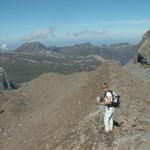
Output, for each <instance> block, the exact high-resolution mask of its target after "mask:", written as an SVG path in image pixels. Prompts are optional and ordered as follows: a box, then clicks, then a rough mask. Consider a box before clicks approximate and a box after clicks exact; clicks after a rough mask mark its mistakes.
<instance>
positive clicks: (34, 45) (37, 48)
mask: <svg viewBox="0 0 150 150" xmlns="http://www.w3.org/2000/svg"><path fill="white" fill-rule="evenodd" d="M48 51H49V50H48V48H47V47H45V46H44V45H43V44H41V43H40V42H38V41H35V42H26V43H24V44H22V45H21V46H20V47H18V48H17V49H15V52H19V53H30V54H39V53H43V52H44V53H45V52H48Z"/></svg>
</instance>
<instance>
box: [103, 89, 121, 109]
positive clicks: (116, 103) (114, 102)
mask: <svg viewBox="0 0 150 150" xmlns="http://www.w3.org/2000/svg"><path fill="white" fill-rule="evenodd" d="M108 92H110V93H111V94H112V102H111V104H109V105H108V107H114V108H116V107H120V96H119V95H118V94H117V93H115V92H114V91H111V90H109V91H108ZM106 93H107V92H106ZM106 93H105V97H106Z"/></svg>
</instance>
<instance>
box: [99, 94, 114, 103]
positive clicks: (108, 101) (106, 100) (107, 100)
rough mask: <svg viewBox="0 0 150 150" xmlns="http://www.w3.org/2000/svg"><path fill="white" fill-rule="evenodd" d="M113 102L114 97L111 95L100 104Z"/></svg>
mask: <svg viewBox="0 0 150 150" xmlns="http://www.w3.org/2000/svg"><path fill="white" fill-rule="evenodd" d="M111 102H112V97H111V96H109V97H105V98H104V101H102V102H100V103H99V104H100V105H108V104H111Z"/></svg>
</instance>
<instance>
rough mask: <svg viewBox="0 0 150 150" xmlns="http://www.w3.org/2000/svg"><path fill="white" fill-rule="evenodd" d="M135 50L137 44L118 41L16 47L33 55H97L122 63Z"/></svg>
mask: <svg viewBox="0 0 150 150" xmlns="http://www.w3.org/2000/svg"><path fill="white" fill-rule="evenodd" d="M136 50H137V45H131V44H129V43H119V44H112V45H105V44H104V45H102V46H95V45H93V44H91V43H83V44H77V45H73V46H66V47H56V46H52V47H46V46H44V45H43V44H41V43H40V42H31V43H24V44H23V45H21V46H20V47H18V48H17V49H15V52H17V53H27V54H33V55H47V54H49V53H54V54H56V53H57V54H61V55H64V56H71V57H80V56H84V57H85V56H89V55H99V56H101V57H103V58H104V59H114V60H117V61H120V62H122V63H127V62H128V61H129V60H130V59H132V58H133V56H134V55H135V52H136Z"/></svg>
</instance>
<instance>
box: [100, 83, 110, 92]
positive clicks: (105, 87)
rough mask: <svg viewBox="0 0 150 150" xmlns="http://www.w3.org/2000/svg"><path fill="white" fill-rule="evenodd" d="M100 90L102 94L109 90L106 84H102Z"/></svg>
mask: <svg viewBox="0 0 150 150" xmlns="http://www.w3.org/2000/svg"><path fill="white" fill-rule="evenodd" d="M101 88H102V90H103V91H104V92H107V91H108V90H109V88H108V85H107V83H103V84H102V86H101Z"/></svg>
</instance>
